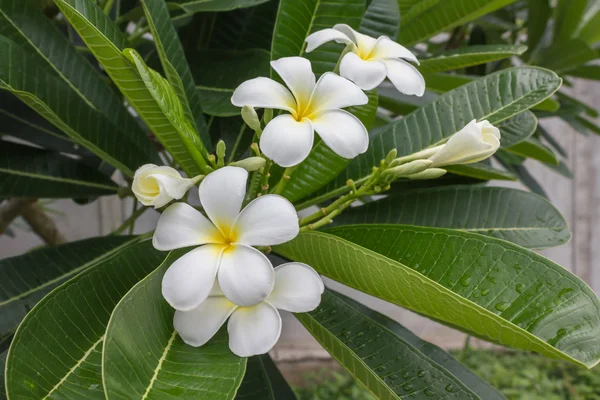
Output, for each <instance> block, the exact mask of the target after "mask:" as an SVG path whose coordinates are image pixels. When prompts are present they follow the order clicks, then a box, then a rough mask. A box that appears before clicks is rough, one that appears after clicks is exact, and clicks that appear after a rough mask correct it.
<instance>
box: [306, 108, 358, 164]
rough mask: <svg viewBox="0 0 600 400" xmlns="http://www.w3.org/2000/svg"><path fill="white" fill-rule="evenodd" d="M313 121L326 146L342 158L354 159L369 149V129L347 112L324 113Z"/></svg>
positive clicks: (329, 111) (331, 111) (314, 117)
mask: <svg viewBox="0 0 600 400" xmlns="http://www.w3.org/2000/svg"><path fill="white" fill-rule="evenodd" d="M311 121H312V124H313V127H314V128H315V131H316V132H317V133H318V134H319V136H321V139H323V141H324V142H325V144H326V145H327V146H329V147H330V148H331V150H333V151H334V152H335V153H336V154H337V155H339V156H340V157H344V158H348V159H350V158H354V157H356V156H357V155H359V154H362V153H364V152H365V151H367V148H368V147H369V133H368V132H367V129H366V128H365V126H364V125H363V124H362V122H360V120H359V119H358V118H356V117H355V116H354V115H352V114H350V113H349V112H347V111H344V110H328V111H322V112H320V113H317V114H315V115H314V116H313V117H311Z"/></svg>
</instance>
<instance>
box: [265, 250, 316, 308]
mask: <svg viewBox="0 0 600 400" xmlns="http://www.w3.org/2000/svg"><path fill="white" fill-rule="evenodd" d="M324 290H325V286H324V285H323V280H322V279H321V277H320V276H319V274H318V273H317V271H315V270H314V269H312V268H311V267H309V266H308V265H306V264H302V263H297V262H292V263H287V264H282V265H280V266H279V267H277V268H275V286H273V291H272V292H271V294H270V295H269V297H267V301H268V302H269V303H271V304H272V305H273V306H274V307H275V308H278V309H280V310H285V311H290V312H309V311H312V310H314V309H315V308H317V306H318V305H319V303H320V302H321V294H323V291H324Z"/></svg>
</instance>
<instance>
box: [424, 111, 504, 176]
mask: <svg viewBox="0 0 600 400" xmlns="http://www.w3.org/2000/svg"><path fill="white" fill-rule="evenodd" d="M489 138H490V139H492V142H491V143H487V142H486V141H484V138H483V135H482V133H481V130H480V129H479V126H478V125H477V123H476V122H475V120H473V121H471V122H469V123H468V124H467V125H466V126H465V127H464V128H462V129H461V130H460V131H458V132H456V133H455V134H454V135H452V136H451V137H450V139H448V142H447V143H446V144H445V145H444V146H443V147H442V148H441V149H440V150H439V151H438V152H437V153H436V154H434V155H433V156H431V157H430V158H429V160H431V161H433V164H432V165H431V167H432V168H434V167H441V166H445V165H451V164H468V163H474V162H477V161H481V160H483V159H485V158H487V157H489V156H490V155H492V154H493V153H494V152H495V151H496V149H497V148H498V146H499V145H500V142H499V141H498V139H497V138H496V136H494V135H489Z"/></svg>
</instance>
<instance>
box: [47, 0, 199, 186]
mask: <svg viewBox="0 0 600 400" xmlns="http://www.w3.org/2000/svg"><path fill="white" fill-rule="evenodd" d="M55 3H56V5H57V6H58V7H59V8H60V10H61V11H62V12H63V14H64V15H65V17H66V18H67V20H69V22H70V23H71V24H72V25H73V27H74V28H75V30H76V31H77V33H79V35H80V36H81V38H82V39H83V40H84V42H85V43H86V45H87V46H88V48H89V49H90V50H91V51H92V53H93V54H94V56H95V57H96V58H97V59H98V61H99V62H100V64H101V65H102V67H103V68H104V70H105V71H106V72H107V73H108V75H109V76H110V77H111V79H112V80H113V82H114V83H115V84H116V85H117V87H118V88H119V90H121V92H122V93H123V94H124V95H125V97H126V98H127V100H128V101H129V103H130V104H131V105H132V106H133V107H134V108H135V109H136V111H137V112H138V114H139V115H140V116H141V117H142V119H143V120H144V121H145V122H146V124H147V125H148V127H149V128H150V130H151V131H152V133H154V135H156V137H157V138H158V139H159V140H160V142H161V144H162V145H163V146H164V147H165V148H166V149H167V150H168V151H169V153H170V154H171V155H172V156H173V158H174V159H175V161H176V162H177V163H178V164H179V165H180V166H181V168H182V169H183V170H184V171H185V172H186V174H187V175H188V176H195V175H198V174H200V173H201V172H202V171H201V169H200V168H199V167H198V166H197V165H196V164H195V163H194V160H193V158H192V156H191V155H190V154H189V153H188V149H187V148H186V146H185V145H184V143H183V142H182V140H181V137H180V133H179V132H178V131H177V128H176V127H174V126H173V125H172V124H171V122H170V121H169V119H168V118H167V116H165V115H164V114H163V112H162V111H161V109H160V107H159V105H158V104H157V103H156V101H155V100H154V99H153V98H152V96H151V94H150V93H149V92H148V90H147V89H146V86H145V84H144V81H143V80H142V78H141V77H140V75H139V73H138V71H137V69H136V68H135V66H134V65H133V64H132V63H131V62H130V61H129V60H128V59H127V58H126V57H125V55H124V54H123V53H122V50H123V49H125V47H126V45H127V40H126V38H125V37H124V36H123V34H122V33H121V31H120V30H119V28H118V27H117V26H116V25H115V24H114V23H113V22H112V21H111V20H110V18H108V16H107V15H106V14H104V12H103V11H102V10H101V9H100V8H99V7H98V6H96V5H95V4H94V3H93V2H91V1H90V0H55ZM196 139H198V138H197V137H196ZM190 140H193V139H190ZM121 147H124V146H121ZM198 151H200V150H198ZM140 165H141V164H140Z"/></svg>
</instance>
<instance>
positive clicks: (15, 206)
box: [0, 199, 37, 235]
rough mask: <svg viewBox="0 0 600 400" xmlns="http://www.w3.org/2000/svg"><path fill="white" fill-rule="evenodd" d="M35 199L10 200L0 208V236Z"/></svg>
mask: <svg viewBox="0 0 600 400" xmlns="http://www.w3.org/2000/svg"><path fill="white" fill-rule="evenodd" d="M36 201H37V199H10V200H8V201H7V202H6V205H4V206H3V207H2V208H0V235H2V234H3V233H4V231H5V230H6V228H8V226H9V225H10V224H11V222H12V221H13V220H14V219H15V218H17V217H18V216H19V215H21V214H22V213H23V211H24V210H25V209H26V208H27V207H29V206H30V205H31V204H33V203H35V202H36Z"/></svg>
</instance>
